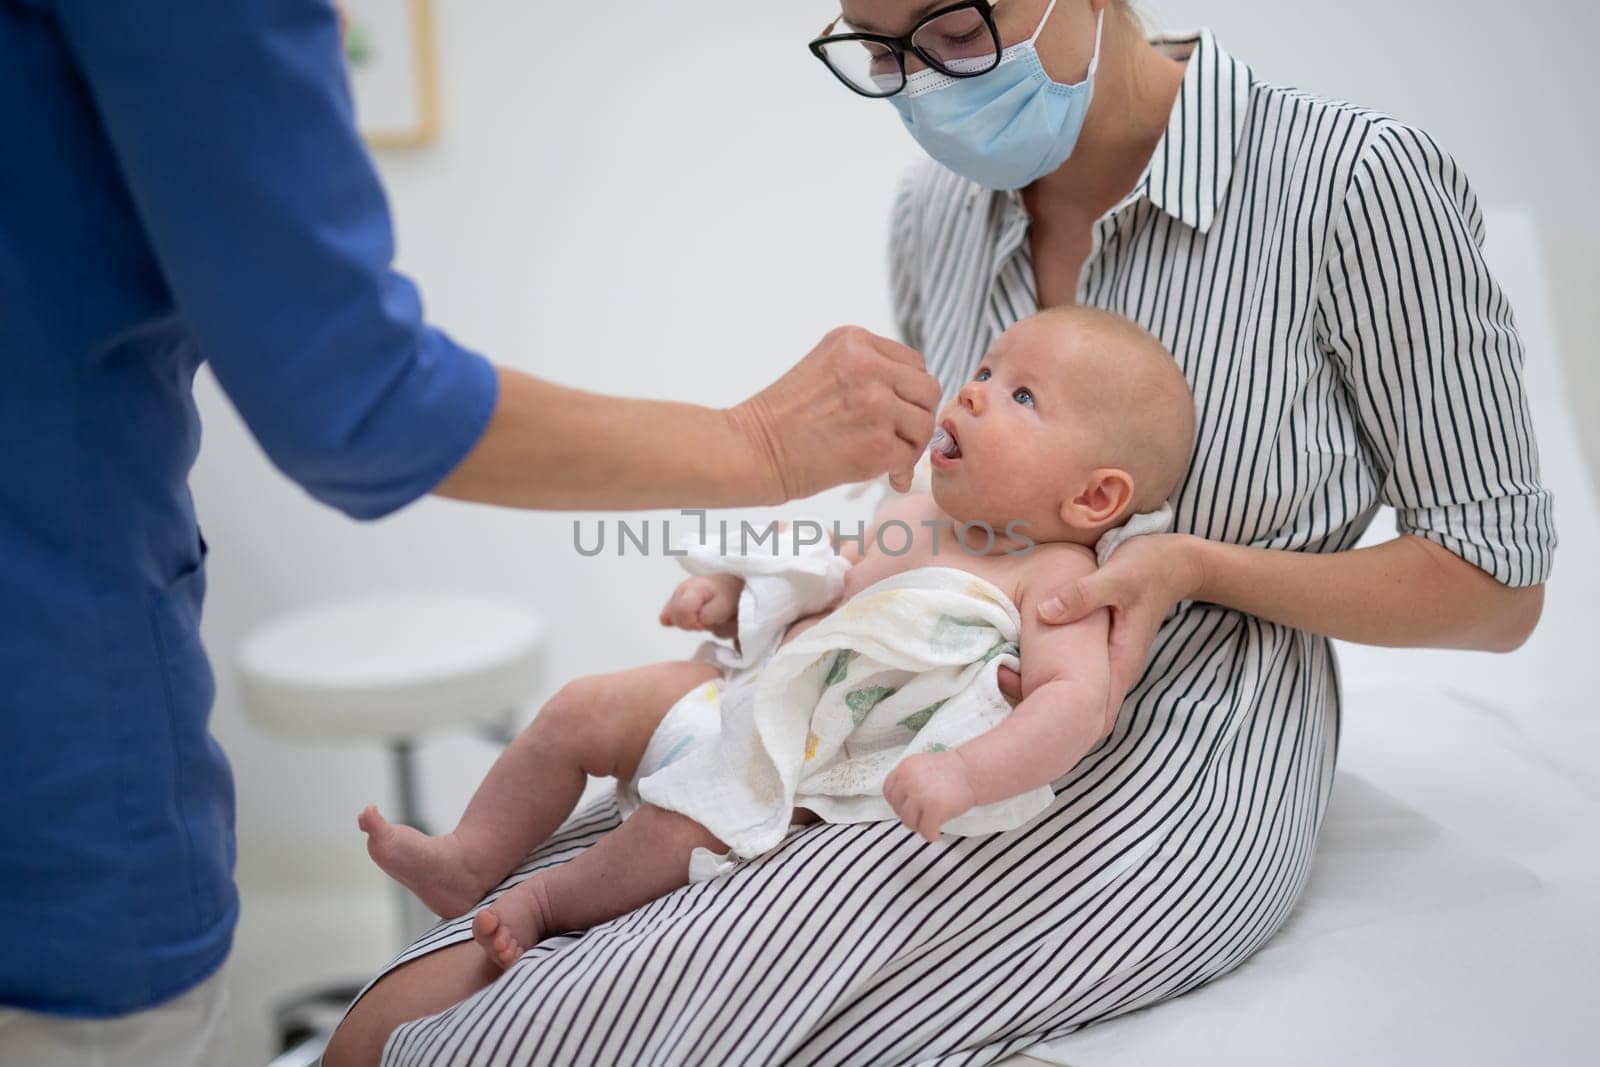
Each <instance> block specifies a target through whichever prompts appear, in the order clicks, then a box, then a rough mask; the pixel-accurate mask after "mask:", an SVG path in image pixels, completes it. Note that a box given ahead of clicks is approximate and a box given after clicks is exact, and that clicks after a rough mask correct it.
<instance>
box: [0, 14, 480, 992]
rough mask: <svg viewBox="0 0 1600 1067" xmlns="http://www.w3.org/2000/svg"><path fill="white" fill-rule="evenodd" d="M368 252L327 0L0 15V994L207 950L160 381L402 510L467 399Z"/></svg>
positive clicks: (191, 644) (194, 677)
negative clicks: (202, 377) (202, 369)
mask: <svg viewBox="0 0 1600 1067" xmlns="http://www.w3.org/2000/svg"><path fill="white" fill-rule="evenodd" d="M392 254H393V238H392V235H391V231H390V224H389V216H388V210H387V205H386V203H385V201H384V196H383V191H382V189H381V188H380V186H379V183H378V179H377V176H376V174H375V173H374V171H373V167H372V163H371V161H370V159H369V158H368V156H367V153H366V151H365V149H364V148H363V146H362V144H361V141H360V140H359V138H358V137H357V134H356V132H355V129H354V125H353V122H352V112H351V102H350V94H349V91H348V87H347V84H346V80H345V74H344V67H343V63H342V59H341V54H340V43H339V23H338V19H337V17H336V15H335V13H334V10H333V8H332V7H331V6H330V5H329V4H328V2H327V0H140V2H138V3H129V2H123V0H0V1004H5V1005H11V1006H16V1007H22V1008H28V1009H33V1010H36V1011H44V1012H51V1013H57V1014H62V1015H74V1016H105V1015H113V1014H120V1013H124V1012H128V1011H133V1010H136V1009H140V1008H144V1007H148V1006H150V1005H153V1004H156V1003H158V1002H160V1001H163V1000H166V999H169V998H171V997H173V996H176V995H178V994H180V993H182V992H184V991H185V990H186V989H188V988H190V987H191V986H193V985H195V984H196V983H198V982H199V981H201V980H202V979H204V978H205V977H207V976H208V975H210V974H211V973H212V972H213V971H215V970H216V968H217V967H218V966H219V965H220V964H221V962H222V960H223V958H224V956H226V954H227V952H228V947H229V943H230V941H231V938H232V933H233V927H234V921H235V918H236V916H237V913H238V897H237V894H236V893H235V891H234V886H233V860H234V841H233V782H232V778H231V776H230V773H229V770H228V764H227V761H226V760H225V759H224V758H223V755H222V752H221V751H220V750H219V749H218V747H217V745H216V742H215V741H213V740H212V738H211V736H210V734H209V732H208V730H207V720H208V718H209V715H210V710H211V701H212V693H213V686H212V675H211V671H210V668H209V667H208V665H207V661H206V655H205V652H204V650H203V649H202V648H201V646H200V638H199V624H200V605H201V601H202V599H203V595H204V589H205V566H204V563H205V542H204V540H203V539H202V537H201V536H200V531H199V528H198V526H197V524H196V522H195V514H194V506H193V503H192V502H191V500H190V497H189V491H188V488H187V485H186V479H187V475H188V471H189V468H190V465H191V464H192V463H193V461H194V457H195V453H196V450H197V449H198V447H199V443H200V426H199V421H198V418H197V415H196V411H195V406H194V400H193V398H192V396H191V388H190V387H191V383H192V380H193V377H194V373H195V369H196V367H197V366H198V365H199V363H200V361H201V360H209V361H210V363H211V365H212V368H213V369H214V371H215V373H216V376H217V379H218V381H219V382H221V384H222V388H223V389H224V390H225V391H226V393H227V395H228V397H229V399H230V400H231V401H232V403H233V404H234V405H235V406H236V407H237V408H238V410H239V413H240V415H241V416H243V418H244V421H245V422H246V423H247V424H248V425H249V427H250V429H251V431H252V432H253V433H254V434H255V436H256V439H257V440H258V441H259V442H260V443H261V445H262V447H263V448H264V449H265V450H266V453H267V455H268V456H269V457H270V458H271V460H272V462H273V463H274V464H276V465H277V466H278V468H279V469H281V470H282V471H283V472H284V473H286V474H287V475H288V476H289V477H291V478H293V479H294V480H295V481H296V482H298V483H299V484H300V485H302V486H304V487H305V489H306V490H307V491H308V492H310V493H311V495H312V496H314V497H316V498H317V499H318V500H321V501H324V502H326V503H328V504H330V505H332V506H334V507H337V508H339V509H340V510H342V511H344V512H346V513H347V514H349V515H352V516H355V517H357V518H369V519H370V518H375V517H378V516H381V515H384V514H387V513H388V512H391V511H393V510H395V509H396V508H399V507H401V506H403V505H405V504H406V503H408V502H410V501H412V500H414V499H416V498H417V497H418V496H420V495H422V494H424V493H426V492H428V491H429V490H430V489H431V488H433V486H435V485H436V484H437V483H438V482H439V481H440V480H441V479H442V478H443V477H444V476H445V475H447V474H448V473H449V472H450V470H451V469H452V468H454V467H455V466H456V464H457V463H458V462H459V461H460V460H461V459H462V458H463V457H464V456H465V455H466V454H467V453H468V452H469V451H470V450H471V448H472V446H473V445H474V444H475V443H476V442H477V440H478V438H479V436H480V435H481V434H482V432H483V430H484V428H485V426H486V425H487V423H488V420H489V416H490V413H491V411H492V409H493V407H494V403H495V391H496V381H495V377H494V371H493V368H492V367H491V366H490V365H489V364H488V363H487V362H486V361H485V360H484V359H483V358H482V357H480V356H477V355H474V354H472V353H470V352H467V351H465V350H463V349H461V348H459V347H457V346H456V345H455V344H454V343H453V342H452V341H451V340H450V339H449V338H447V337H446V336H445V335H444V334H442V333H440V332H439V331H438V330H435V329H433V328H431V327H429V326H428V325H427V324H426V323H425V322H424V321H423V317H422V307H421V304H420V302H419V300H418V296H417V292H416V289H415V288H414V287H413V286H412V285H411V283H410V282H408V281H407V280H406V279H405V278H403V277H401V276H400V275H398V274H396V273H395V272H394V271H393V270H392V269H391V266H390V262H391V258H392Z"/></svg>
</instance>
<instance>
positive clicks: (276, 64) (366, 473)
mask: <svg viewBox="0 0 1600 1067" xmlns="http://www.w3.org/2000/svg"><path fill="white" fill-rule="evenodd" d="M57 9H58V11H59V15H60V19H61V24H62V27H63V32H64V35H65V38H66V41H67V43H68V47H69V48H70V50H71V52H72V55H73V58H74V61H75V62H76V64H77V65H78V67H79V68H80V70H81V72H82V74H83V78H84V81H85V83H86V86H87V90H88V92H89V94H90V95H91V97H92V99H93V101H94V105H95V107H96V109H97V111H98V113H99V115H100V118H101V122H102V123H103V125H104V127H105V130H106V135H107V137H108V139H109V141H110V143H111V145H112V148H113V150H114V153H115V155H116V158H117V162H118V165H119V166H120V168H121V170H122V172H123V177H124V179H125V182H126V185H127V187H128V190H129V193H130V195H131V196H132V199H133V202H134V207H135V209H136V210H137V212H138V214H139V217H140V219H141V222H142V223H143V225H144V227H145V230H146V232H147V233H148V236H149V240H150V244H151V246H152V248H153V249H154V250H155V254H156V258H157V260H158V262H159V264H160V266H161V270H162V273H163V274H164V276H165V281H166V284H167V286H168V287H169V288H170V290H171V293H172V297H173V300H174V302H175V304H176V306H177V310H178V313H179V314H180V315H181V316H182V317H183V319H184V321H185V323H186V324H187V326H188V327H189V329H190V330H191V332H192V334H193V336H194V337H195V339H196V341H197V343H198V344H199V346H200V351H201V355H202V356H204V357H205V358H206V359H207V360H208V361H209V362H210V363H211V365H212V368H213V370H214V371H215V373H216V376H217V380H218V381H219V382H220V383H221V385H222V388H223V390H224V392H225V393H226V394H227V396H228V398H229V400H230V401H231V402H232V403H233V404H234V406H235V407H236V408H237V409H238V411H239V413H240V415H241V416H242V417H243V419H244V421H245V422H246V424H247V425H248V426H249V427H250V430H251V432H252V433H253V434H254V435H255V437H256V439H257V440H258V441H259V442H260V444H261V446H262V447H263V449H265V451H266V452H267V455H268V456H269V457H270V458H271V460H272V461H273V462H274V463H275V464H276V465H277V466H278V467H279V468H280V469H281V470H282V471H284V472H285V473H286V474H288V475H289V476H290V477H291V478H293V479H294V480H295V481H297V482H299V483H300V484H301V485H302V486H304V487H305V488H306V490H307V491H309V492H310V493H311V494H312V495H313V496H315V497H316V498H317V499H319V500H322V501H324V502H325V503H328V504H330V505H332V506H334V507H337V508H339V509H341V510H343V511H344V512H346V513H347V514H350V515H352V516H355V517H357V518H375V517H378V516H381V515H384V514H386V513H388V512H390V511H393V510H395V509H396V508H399V507H401V506H403V505H405V504H407V503H409V502H410V501H412V500H414V499H415V498H417V497H418V496H421V495H422V494H424V493H426V492H428V491H429V490H431V489H432V488H433V487H434V486H435V485H437V484H438V483H439V482H440V481H441V480H443V479H444V477H445V476H446V475H448V474H449V473H450V471H451V470H452V469H454V467H455V466H456V465H457V464H458V463H459V462H460V461H461V460H462V459H463V458H464V457H465V456H466V454H467V453H468V452H469V451H471V449H472V447H473V446H474V445H475V444H476V443H477V441H478V439H479V437H480V436H481V435H482V433H483V431H484V429H485V428H486V426H487V425H488V421H489V418H490V415H491V413H492V411H493V409H494V405H495V400H496V390H497V379H496V376H495V372H494V368H493V367H492V366H491V365H490V364H489V363H488V362H487V361H486V360H485V359H483V358H482V357H481V356H479V355H476V354H474V353H472V352H469V351H467V350H466V349H464V348H462V347H460V346H459V345H457V344H456V343H455V342H454V341H452V340H451V339H450V338H449V337H447V336H446V335H445V334H444V333H443V332H441V331H439V330H437V329H435V328H433V327H431V326H429V325H428V324H427V322H426V321H425V319H424V317H423V309H422V303H421V300H420V298H419V296H418V293H417V290H416V287H415V286H414V285H412V283H411V282H410V281H409V280H408V279H406V278H405V277H403V276H401V275H400V274H398V273H397V272H395V270H394V269H393V267H392V262H393V257H394V240H393V234H392V229H391V226H390V220H389V212H388V205H387V203H386V201H385V198H384V194H383V189H382V187H381V185H380V183H379V181H378V177H377V174H376V172H375V171H374V168H373V165H372V161H371V159H370V157H369V156H368V154H367V152H366V149H365V147H364V146H363V144H362V142H361V140H360V138H359V136H358V134H357V132H356V129H355V124H354V119H353V113H352V106H351V100H350V93H349V87H348V83H347V80H346V77H345V71H344V66H343V58H342V53H341V48H340V36H339V23H338V18H337V15H336V14H335V12H334V10H333V8H332V6H331V5H330V4H329V3H328V2H327V0H226V2H220V3H219V2H217V0H146V2H142V3H136V4H130V3H103V2H101V0H59V3H58V5H57Z"/></svg>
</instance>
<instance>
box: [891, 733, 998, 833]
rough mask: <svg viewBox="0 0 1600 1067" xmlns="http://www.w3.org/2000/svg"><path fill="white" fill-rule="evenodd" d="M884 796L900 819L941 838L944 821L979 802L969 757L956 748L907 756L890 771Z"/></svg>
mask: <svg viewBox="0 0 1600 1067" xmlns="http://www.w3.org/2000/svg"><path fill="white" fill-rule="evenodd" d="M883 796H884V799H886V800H888V802H889V806H890V807H892V808H894V813H895V814H896V815H898V816H900V821H901V822H903V823H905V824H906V826H908V827H910V828H911V829H912V830H915V831H916V832H917V833H919V834H921V835H922V836H923V837H925V838H927V839H928V840H929V841H937V840H939V831H940V830H941V829H942V828H943V827H944V824H945V823H947V822H949V821H950V820H951V819H954V818H955V817H956V816H957V815H960V814H962V813H963V812H966V811H970V810H971V809H972V808H973V807H974V806H975V805H976V804H977V798H976V796H975V795H974V794H973V791H972V785H971V783H970V782H969V781H968V780H967V764H966V761H965V760H963V759H962V758H961V757H960V756H959V755H957V754H956V753H955V752H922V753H918V754H917V755H915V756H907V757H906V758H905V759H903V760H901V761H900V764H899V766H897V767H895V769H894V770H893V771H890V772H889V777H888V778H887V779H886V780H885V781H884V783H883Z"/></svg>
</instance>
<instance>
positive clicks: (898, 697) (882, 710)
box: [635, 567, 1052, 880]
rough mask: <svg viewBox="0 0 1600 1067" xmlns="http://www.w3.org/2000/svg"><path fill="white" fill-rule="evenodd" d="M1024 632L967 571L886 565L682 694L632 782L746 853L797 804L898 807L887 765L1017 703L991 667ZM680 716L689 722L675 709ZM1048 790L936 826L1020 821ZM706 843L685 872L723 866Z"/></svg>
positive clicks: (778, 835)
mask: <svg viewBox="0 0 1600 1067" xmlns="http://www.w3.org/2000/svg"><path fill="white" fill-rule="evenodd" d="M1020 632H1021V620H1020V618H1019V617H1018V615H1017V610H1016V607H1015V606H1014V605H1013V604H1012V603H1011V601H1010V599H1009V598H1008V597H1007V596H1006V595H1005V593H1003V592H1001V591H1000V590H999V589H998V588H996V587H995V586H994V585H993V584H992V583H990V582H988V581H986V580H984V579H982V578H979V577H977V576H976V575H973V574H969V573H967V572H966V571H962V570H957V569H955V568H951V567H922V568H918V569H915V570H910V571H905V572H903V573H901V574H897V575H893V576H891V577H889V578H885V579H884V580H883V581H881V582H878V583H876V584H874V585H872V586H870V587H868V588H867V589H864V590H862V591H861V592H860V593H858V594H857V595H856V596H855V597H853V598H851V599H850V600H849V601H848V602H847V603H845V604H844V605H843V606H842V607H840V608H839V609H838V610H836V611H834V612H833V613H832V614H830V615H829V616H827V617H826V618H824V619H822V620H821V621H819V622H818V623H817V624H816V625H814V626H812V627H811V628H810V629H808V630H806V631H805V632H803V633H801V634H800V635H799V636H797V637H795V638H794V639H793V640H792V641H790V642H789V643H788V644H786V645H782V646H781V647H778V648H776V649H774V650H771V651H769V652H768V653H767V654H766V655H765V656H764V658H763V660H762V661H761V662H760V663H759V664H757V665H755V666H753V667H749V668H746V669H744V670H743V671H740V672H737V673H736V674H735V675H734V676H733V677H731V678H729V679H728V680H727V681H726V683H725V684H722V685H718V684H717V683H715V682H713V683H709V684H708V685H706V686H702V687H700V688H699V689H697V690H695V691H694V692H691V693H689V694H687V695H686V696H685V697H684V698H683V699H682V700H680V701H679V702H678V704H677V705H675V706H674V707H673V709H672V711H670V712H668V714H667V718H666V720H664V721H663V723H662V730H658V736H657V737H654V738H652V740H651V746H652V747H654V748H656V749H657V752H656V753H654V754H652V753H650V752H647V753H646V758H645V760H644V761H643V764H642V765H641V773H642V776H641V777H639V778H638V779H637V780H636V783H635V788H636V789H637V797H638V798H640V799H642V800H644V801H647V802H649V803H651V804H655V805H657V806H659V807H662V808H666V809H668V810H671V811H677V812H680V813H682V814H684V815H686V816H688V817H689V818H691V819H694V820H695V821H696V822H698V823H700V824H701V825H702V826H704V827H705V828H706V829H707V830H709V831H711V832H712V833H713V834H715V835H716V836H717V837H718V838H719V839H720V840H722V841H723V842H725V843H726V844H727V845H728V847H729V851H730V854H731V856H737V857H739V858H746V859H747V858H750V857H754V856H758V855H760V854H762V853H763V852H766V851H768V850H770V849H771V848H773V847H774V846H775V845H777V844H778V843H779V842H780V841H782V840H783V838H784V836H785V834H786V833H787V831H788V828H789V816H790V813H791V811H792V810H793V809H794V808H795V807H796V806H801V807H805V808H808V809H810V810H812V811H814V812H816V813H817V814H818V815H819V816H821V817H822V818H823V819H824V820H826V821H828V822H869V821H874V820H880V819H891V820H892V819H894V818H895V817H896V816H895V814H894V810H893V809H892V808H891V807H890V806H889V802H888V801H887V800H885V799H884V796H883V783H884V780H885V779H886V778H887V777H888V776H889V772H890V771H892V770H893V769H894V767H895V765H896V764H898V763H899V762H900V761H901V760H902V759H904V758H905V757H907V756H908V755H911V754H913V753H917V752H940V751H944V750H946V749H951V748H955V747H956V746H957V745H960V744H963V743H965V742H967V741H970V740H971V739H972V738H974V737H977V736H978V735H979V734H982V733H984V732H985V731H987V730H990V729H992V728H993V727H995V726H997V725H999V723H1000V722H1001V721H1003V720H1004V719H1005V717H1006V716H1007V715H1009V714H1010V712H1011V706H1010V704H1009V703H1008V702H1007V701H1006V699H1005V696H1004V695H1003V694H1002V693H1001V692H1000V687H999V683H998V680H997V678H996V674H997V672H998V671H999V669H1000V667H1001V666H1002V665H1005V666H1009V667H1012V668H1013V669H1015V668H1018V667H1019V666H1020V660H1019V659H1018V647H1017V642H1018V638H1019V635H1020ZM713 705H714V706H715V708H716V711H717V713H718V714H717V722H716V728H715V730H708V729H707V727H709V726H711V723H710V721H709V720H710V715H709V712H710V711H711V709H712V706H713ZM680 716H681V717H683V718H687V719H690V720H692V722H691V723H690V724H689V725H688V727H687V728H685V727H684V725H683V724H682V723H681V722H679V723H674V722H672V720H673V719H675V718H679V717H680ZM663 731H664V733H663ZM658 741H659V742H661V745H658ZM662 746H666V751H665V752H662V751H661V748H662ZM655 763H660V765H659V766H653V765H652V764H655ZM1051 799H1052V794H1051V791H1050V789H1049V788H1048V787H1040V788H1037V789H1034V790H1031V791H1029V792H1027V793H1024V794H1022V795H1020V796H1016V797H1012V798H1010V799H1007V800H1003V801H999V802H996V803H994V804H988V805H984V806H982V807H978V808H974V809H973V810H971V811H968V812H966V813H965V814H963V815H961V816H959V817H957V818H956V819H954V820H952V821H951V822H950V823H948V824H947V825H946V826H945V831H946V832H947V833H952V834H962V835H967V834H985V833H994V832H998V831H1001V830H1009V829H1013V828H1015V827H1018V826H1021V825H1023V824H1024V823H1026V822H1027V821H1028V820H1029V819H1031V818H1033V817H1034V816H1035V815H1038V814H1039V813H1040V812H1042V811H1043V810H1044V809H1045V808H1046V807H1048V806H1049V804H1050V802H1051ZM700 853H701V854H697V856H696V857H695V861H694V862H693V863H691V878H694V879H696V880H698V879H699V878H700V877H706V876H711V875H715V874H719V873H722V872H723V871H724V870H725V869H726V867H727V866H728V864H727V862H726V860H725V859H724V858H719V857H712V856H711V855H710V854H709V853H706V852H705V850H700Z"/></svg>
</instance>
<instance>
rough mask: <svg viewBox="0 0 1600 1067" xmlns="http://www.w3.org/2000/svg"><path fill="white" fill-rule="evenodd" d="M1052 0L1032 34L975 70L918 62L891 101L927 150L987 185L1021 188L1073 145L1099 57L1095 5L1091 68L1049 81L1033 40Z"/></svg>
mask: <svg viewBox="0 0 1600 1067" xmlns="http://www.w3.org/2000/svg"><path fill="white" fill-rule="evenodd" d="M1055 9H1056V0H1050V6H1049V7H1048V8H1046V9H1045V12H1044V18H1042V19H1040V20H1039V26H1038V28H1037V29H1035V30H1034V31H1033V36H1032V37H1030V38H1028V39H1027V40H1026V41H1024V42H1022V43H1021V44H1018V45H1013V46H1011V47H1010V48H1007V49H1006V50H1005V51H1004V52H1002V53H1000V64H999V66H997V67H995V68H994V69H993V70H991V71H989V72H988V73H987V74H980V75H978V76H977V77H975V78H952V77H950V76H949V75H948V74H941V73H940V72H939V71H936V70H932V69H929V70H919V71H917V73H915V74H913V75H911V77H909V78H907V79H906V86H905V89H904V90H903V91H902V92H900V93H899V94H897V95H895V96H891V97H889V102H890V103H891V104H893V105H894V106H895V110H896V111H898V112H900V119H901V121H902V122H904V123H905V126H906V129H907V130H909V131H910V132H911V136H912V137H915V138H916V139H917V143H918V144H920V145H921V146H922V148H923V150H924V151H925V152H927V153H928V155H930V156H932V157H933V158H934V159H936V160H938V161H939V162H940V163H943V164H944V165H945V166H946V167H948V168H950V169H951V170H953V171H955V172H956V173H957V174H960V175H961V176H962V177H965V178H969V179H971V180H972V181H975V182H977V183H978V184H979V185H982V186H984V187H985V188H988V189H1021V188H1022V187H1023V186H1025V185H1029V184H1031V183H1033V182H1035V181H1037V180H1038V179H1040V178H1042V177H1044V176H1045V175H1046V174H1049V173H1050V172H1052V171H1054V170H1055V169H1056V168H1058V167H1060V166H1061V164H1063V163H1065V162H1066V161H1067V157H1068V156H1070V155H1072V150H1073V149H1074V148H1075V147H1077V144H1078V135H1079V134H1080V133H1082V132H1083V119H1084V116H1085V115H1087V114H1088V113H1089V100H1090V98H1091V97H1092V96H1093V95H1094V72H1095V69H1096V68H1097V67H1098V66H1099V65H1100V31H1101V30H1102V29H1104V27H1105V18H1106V13H1105V9H1104V8H1101V9H1100V16H1099V21H1098V22H1097V23H1096V24H1095V31H1094V57H1093V58H1092V59H1090V60H1089V73H1088V74H1087V75H1086V76H1085V77H1084V79H1083V81H1081V82H1078V83H1077V84H1076V85H1064V84H1062V83H1061V82H1057V81H1052V80H1051V79H1050V75H1048V74H1046V73H1045V70H1044V65H1043V64H1042V63H1040V62H1039V51H1038V49H1037V48H1035V47H1034V42H1036V41H1037V40H1038V39H1039V34H1040V33H1041V32H1042V31H1043V30H1044V27H1045V23H1047V22H1049V21H1050V14H1051V12H1053V11H1054V10H1055Z"/></svg>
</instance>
